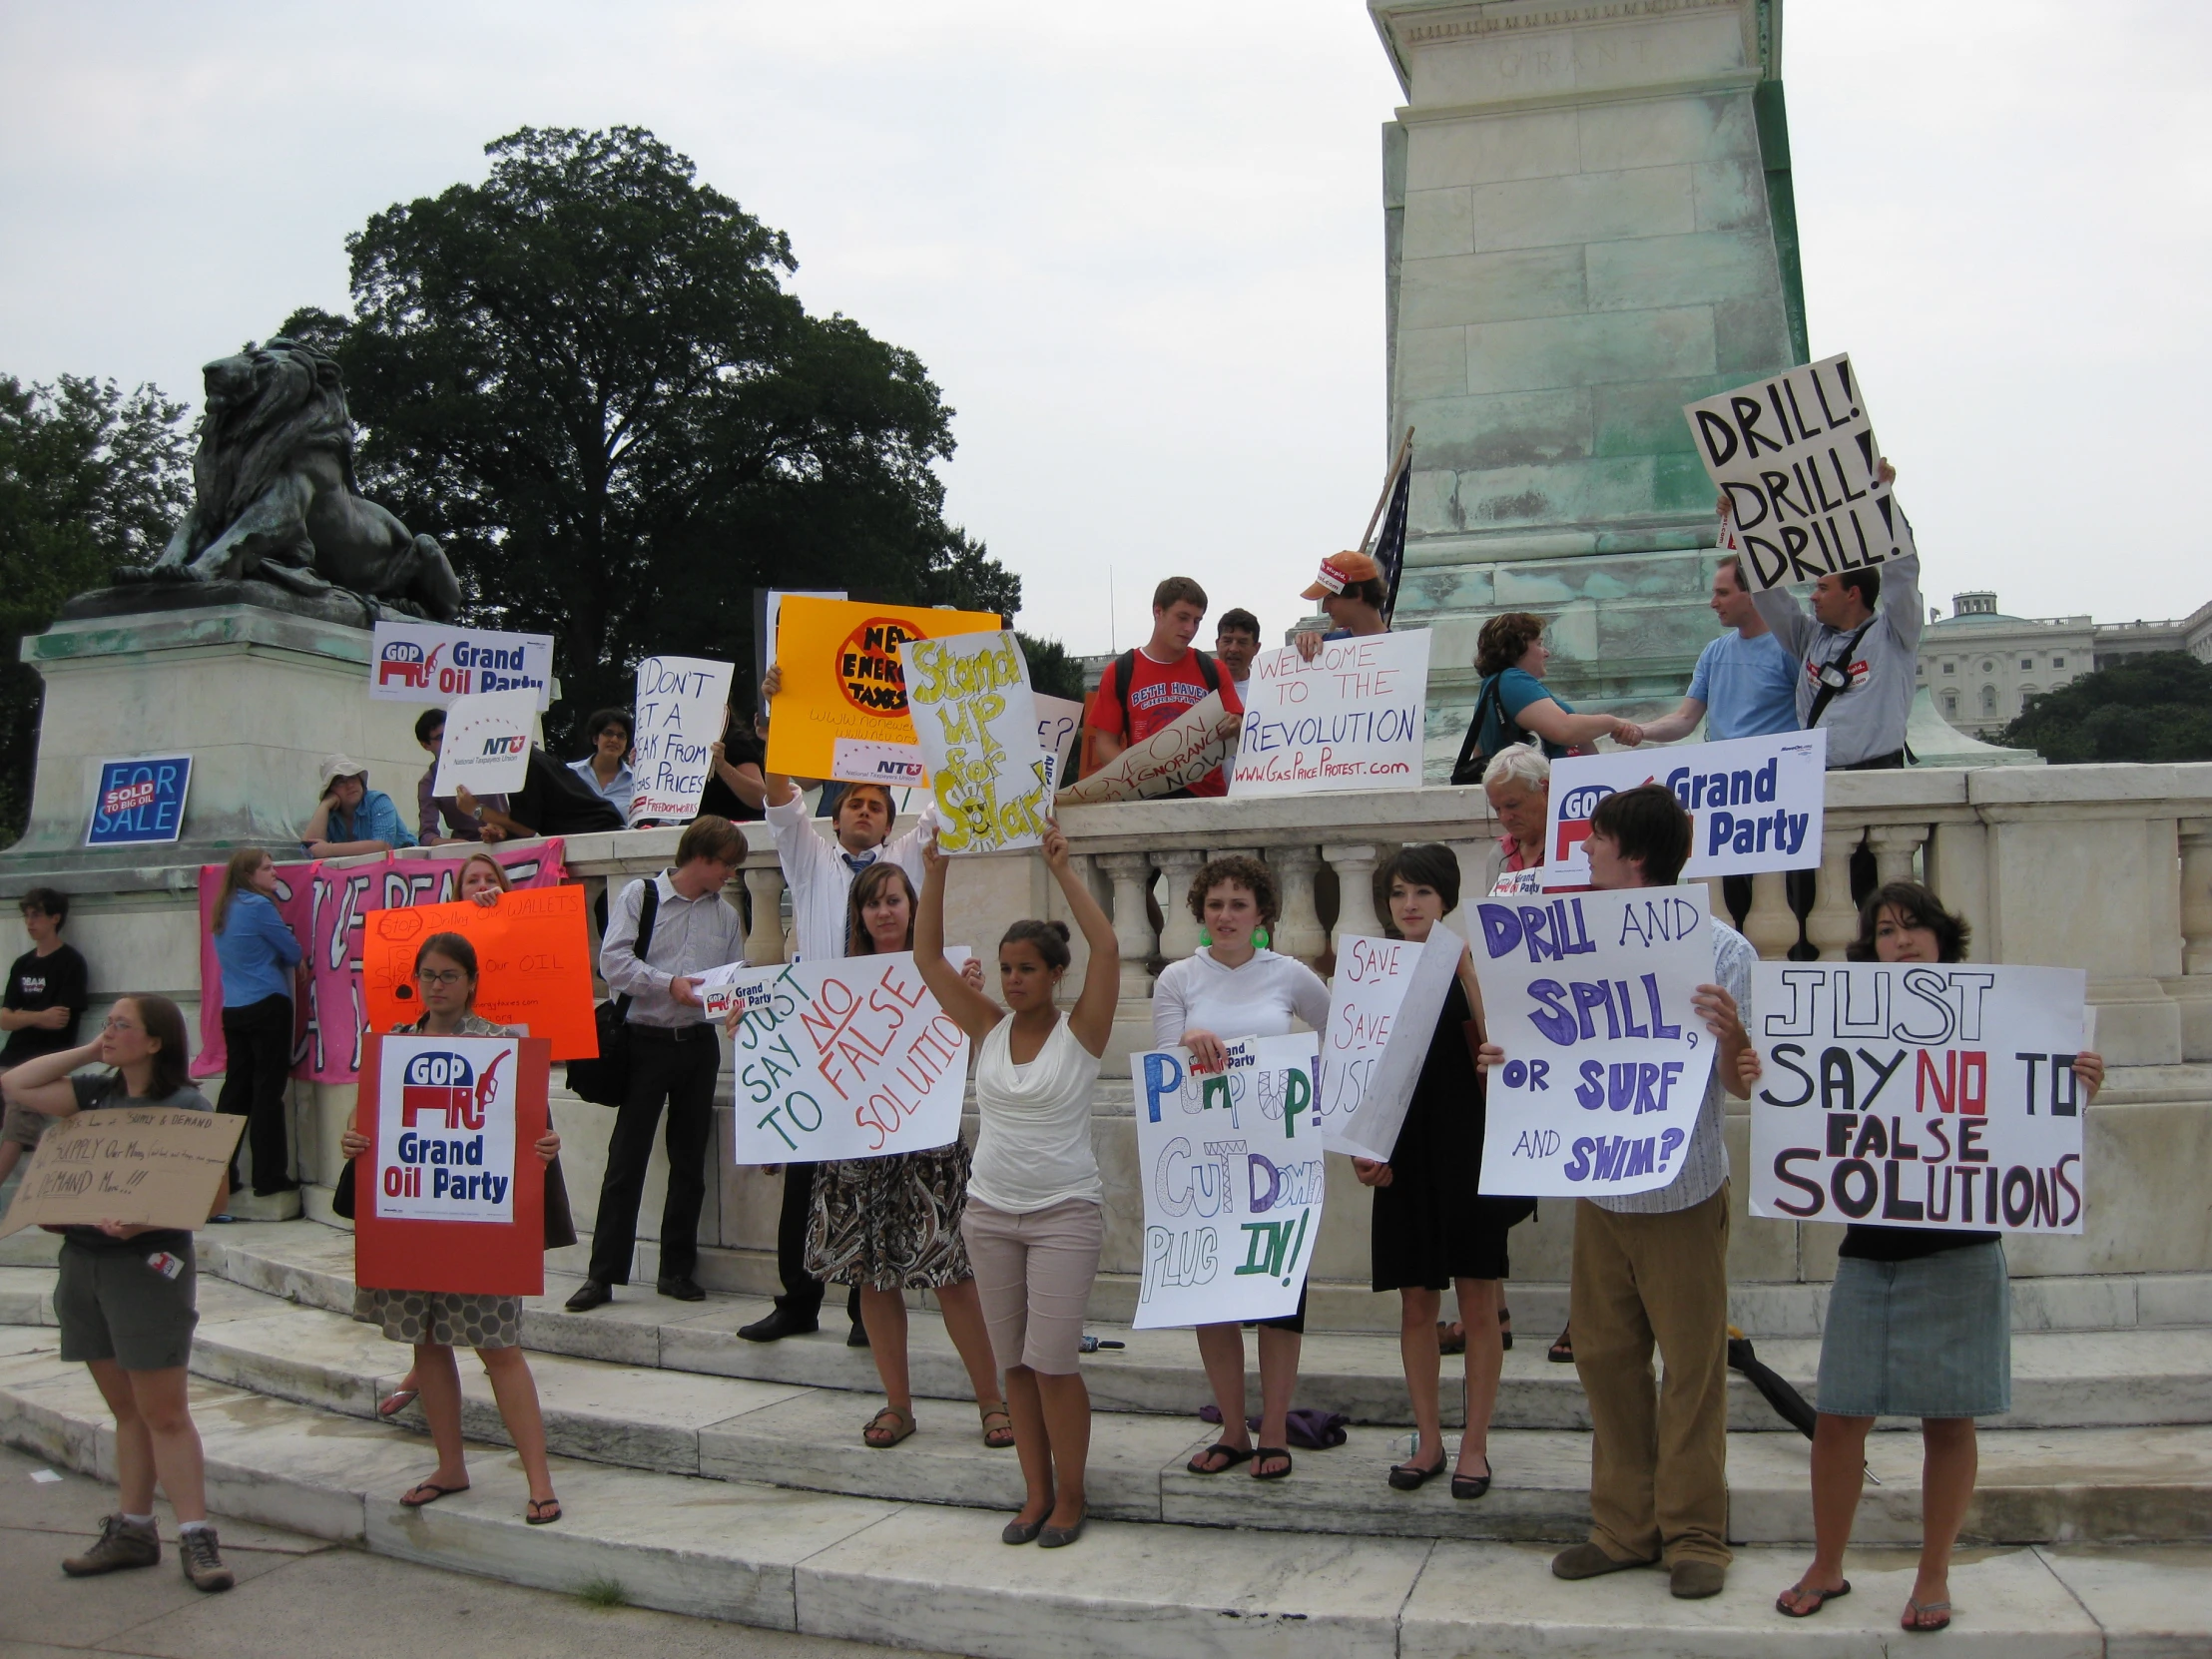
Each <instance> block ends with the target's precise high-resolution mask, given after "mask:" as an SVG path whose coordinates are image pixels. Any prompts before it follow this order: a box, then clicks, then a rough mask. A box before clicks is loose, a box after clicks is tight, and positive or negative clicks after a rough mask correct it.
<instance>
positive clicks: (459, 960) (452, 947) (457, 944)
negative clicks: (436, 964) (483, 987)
mask: <svg viewBox="0 0 2212 1659" xmlns="http://www.w3.org/2000/svg"><path fill="white" fill-rule="evenodd" d="M425 956H443V957H444V958H445V959H446V960H447V961H449V962H452V963H454V964H455V965H456V966H458V967H462V968H465V969H467V971H468V1001H469V1006H470V1007H474V1006H475V1005H476V980H477V978H478V974H477V971H476V947H475V946H474V945H472V944H470V943H469V942H468V940H466V939H465V938H463V937H461V935H460V934H458V933H432V934H431V935H430V936H429V937H428V938H426V939H424V940H423V941H422V943H421V944H419V945H417V946H416V947H415V953H414V966H415V972H416V973H420V972H421V971H422V959H423V958H424V957H425Z"/></svg>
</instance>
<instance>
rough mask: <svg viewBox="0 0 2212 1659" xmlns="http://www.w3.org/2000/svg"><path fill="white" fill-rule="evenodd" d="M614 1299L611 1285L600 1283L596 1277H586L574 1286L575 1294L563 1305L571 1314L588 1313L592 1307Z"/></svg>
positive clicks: (603, 1304) (602, 1305)
mask: <svg viewBox="0 0 2212 1659" xmlns="http://www.w3.org/2000/svg"><path fill="white" fill-rule="evenodd" d="M614 1299H615V1293H614V1287H613V1286H611V1285H602V1284H601V1283H600V1282H599V1281H598V1280H596V1279H587V1280H585V1281H584V1282H583V1283H582V1284H581V1285H579V1286H577V1287H576V1292H575V1294H574V1295H573V1296H571V1297H570V1298H569V1299H568V1301H567V1302H566V1303H564V1304H563V1306H564V1307H566V1308H567V1309H568V1311H569V1312H570V1313H572V1314H588V1313H590V1312H591V1311H592V1310H593V1309H594V1308H600V1307H604V1306H605V1305H606V1304H608V1303H610V1302H612V1301H614Z"/></svg>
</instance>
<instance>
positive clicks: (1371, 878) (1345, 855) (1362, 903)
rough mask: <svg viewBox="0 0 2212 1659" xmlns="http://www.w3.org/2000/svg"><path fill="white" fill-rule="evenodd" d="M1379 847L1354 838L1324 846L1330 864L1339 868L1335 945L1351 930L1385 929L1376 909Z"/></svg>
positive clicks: (1371, 931)
mask: <svg viewBox="0 0 2212 1659" xmlns="http://www.w3.org/2000/svg"><path fill="white" fill-rule="evenodd" d="M1377 850H1378V849H1377V847H1376V844H1375V842H1373V841H1353V842H1349V843H1346V844H1340V845H1336V846H1324V847H1323V848H1322V849H1321V855H1322V856H1323V857H1324V858H1327V859H1328V860H1329V866H1330V868H1332V869H1334V870H1335V871H1336V872H1337V930H1336V932H1335V933H1333V934H1331V935H1330V940H1329V942H1330V945H1331V947H1332V948H1334V947H1335V946H1336V944H1337V942H1338V941H1339V940H1340V939H1342V938H1344V936H1345V935H1346V934H1348V933H1354V934H1358V933H1365V934H1368V935H1369V936H1371V937H1372V936H1374V935H1375V934H1378V933H1380V932H1382V931H1383V923H1382V921H1381V920H1380V919H1379V918H1378V917H1377V915H1376V913H1375V864H1376V853H1377Z"/></svg>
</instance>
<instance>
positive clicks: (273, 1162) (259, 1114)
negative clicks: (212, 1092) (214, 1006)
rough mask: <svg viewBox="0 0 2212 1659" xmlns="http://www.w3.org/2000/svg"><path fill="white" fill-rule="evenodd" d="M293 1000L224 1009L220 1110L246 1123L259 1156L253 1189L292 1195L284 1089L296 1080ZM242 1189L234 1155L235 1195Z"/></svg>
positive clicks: (269, 999)
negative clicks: (224, 1059) (225, 1057)
mask: <svg viewBox="0 0 2212 1659" xmlns="http://www.w3.org/2000/svg"><path fill="white" fill-rule="evenodd" d="M291 1025H292V1018H291V998H290V997H288V996H265V997H263V998H262V999H261V1001H259V1002H249V1003H248V1004H247V1005H246V1006H245V1007H243V1008H226V1009H224V1010H223V1046H224V1048H225V1050H226V1051H227V1052H228V1053H229V1055H230V1059H229V1060H228V1062H227V1063H226V1064H225V1066H224V1068H223V1094H222V1097H221V1098H220V1099H218V1100H217V1101H216V1107H215V1109H216V1110H217V1111H219V1112H229V1113H231V1114H232V1115H233V1116H234V1117H243V1118H245V1119H246V1144H247V1145H248V1146H249V1147H250V1148H251V1149H252V1151H253V1154H254V1190H255V1191H256V1192H257V1193H278V1192H286V1191H289V1190H290V1187H291V1185H292V1179H291V1143H290V1137H289V1136H287V1135H286V1134H285V1133H284V1084H285V1083H286V1082H287V1081H289V1079H290V1077H291ZM238 1188H239V1160H238V1154H237V1153H235V1152H234V1153H232V1154H231V1190H232V1191H233V1192H236V1191H237V1190H238Z"/></svg>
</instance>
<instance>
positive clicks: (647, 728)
mask: <svg viewBox="0 0 2212 1659" xmlns="http://www.w3.org/2000/svg"><path fill="white" fill-rule="evenodd" d="M734 672H735V671H734V670H733V669H732V667H731V665H730V664H728V663H716V662H709V661H708V660H707V659H705V658H703V657H648V658H646V659H645V661H643V662H642V663H640V664H638V696H637V702H636V705H635V707H636V710H637V722H638V726H637V737H636V742H635V746H634V748H633V751H632V754H631V759H630V770H631V773H632V775H633V776H634V777H635V778H636V779H637V781H638V790H637V795H636V796H635V797H634V798H633V799H632V801H631V803H630V822H631V823H632V824H641V823H644V822H645V821H647V820H649V819H670V820H674V821H676V822H678V823H684V822H688V821H689V820H691V819H694V818H697V817H698V816H699V798H700V796H702V795H703V794H705V793H706V789H707V774H708V773H709V772H710V771H712V770H713V768H714V746H715V745H716V744H717V743H719V742H720V741H721V740H722V730H723V728H724V727H725V726H726V725H728V724H729V720H730V679H731V675H732V674H733V673H734Z"/></svg>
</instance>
